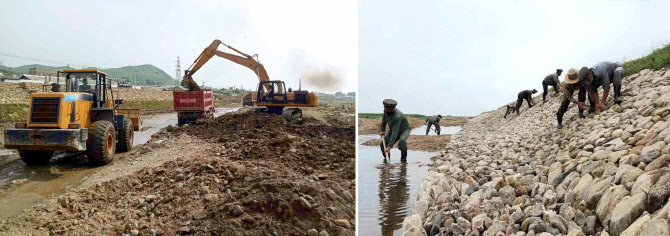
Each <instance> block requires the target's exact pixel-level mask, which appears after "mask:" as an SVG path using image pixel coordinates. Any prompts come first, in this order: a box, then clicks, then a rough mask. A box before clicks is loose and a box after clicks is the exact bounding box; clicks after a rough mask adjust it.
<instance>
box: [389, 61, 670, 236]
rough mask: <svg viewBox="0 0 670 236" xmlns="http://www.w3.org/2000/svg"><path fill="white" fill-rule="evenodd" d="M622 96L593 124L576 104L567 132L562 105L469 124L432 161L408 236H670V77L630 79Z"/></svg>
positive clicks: (593, 117)
mask: <svg viewBox="0 0 670 236" xmlns="http://www.w3.org/2000/svg"><path fill="white" fill-rule="evenodd" d="M622 94H623V96H622V99H623V100H624V102H623V103H622V104H621V105H614V104H613V98H612V97H611V96H610V98H609V99H608V102H607V107H606V109H605V110H604V111H602V112H600V113H596V114H589V115H588V117H587V118H586V119H579V118H578V116H577V108H576V105H574V104H571V105H570V109H569V111H568V112H567V113H566V115H565V117H564V127H563V129H562V130H559V129H557V128H556V126H557V123H556V111H557V110H558V107H559V105H560V101H561V100H560V99H561V97H551V98H549V99H548V100H547V102H546V103H545V104H542V105H540V104H538V105H537V106H534V107H533V108H530V109H527V106H525V105H524V106H523V108H522V110H521V115H518V116H517V115H516V114H514V115H512V116H511V117H509V116H508V117H507V119H503V115H504V113H505V107H502V108H499V109H497V110H495V111H492V112H487V113H483V114H481V115H479V116H477V117H475V118H473V119H471V120H470V122H468V123H467V124H466V125H465V126H464V128H463V130H462V131H461V132H460V133H458V134H456V135H453V137H452V140H451V142H450V143H449V144H448V146H447V147H446V149H445V150H444V151H442V152H441V153H440V154H439V156H437V157H436V158H435V159H434V163H433V164H432V166H431V168H430V171H429V173H428V174H427V175H426V177H425V178H424V179H423V181H422V182H421V186H420V187H419V195H418V199H417V201H416V203H415V204H414V205H413V206H412V209H411V213H410V215H409V216H408V217H407V218H406V219H405V222H404V224H403V229H402V230H403V235H558V234H560V235H615V236H618V235H654V236H658V235H670V223H669V222H668V220H669V217H668V214H669V213H670V204H669V203H668V197H669V196H670V166H669V165H668V164H669V163H670V121H668V114H669V113H670V71H669V70H667V69H660V70H655V71H652V70H643V71H641V72H640V73H637V74H634V75H631V76H628V77H626V78H625V79H624V84H623V88H622ZM600 95H601V96H602V90H601V91H600ZM610 95H613V93H611V94H610ZM536 99H537V98H536ZM540 103H541V102H540ZM438 213H441V216H440V217H437V216H436V215H437V214H438ZM435 219H439V221H436V220H435Z"/></svg>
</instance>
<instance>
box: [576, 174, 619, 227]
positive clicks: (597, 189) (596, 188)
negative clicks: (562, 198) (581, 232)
mask: <svg viewBox="0 0 670 236" xmlns="http://www.w3.org/2000/svg"><path fill="white" fill-rule="evenodd" d="M613 181H614V178H613V177H611V176H610V177H607V178H604V179H597V180H595V181H594V182H595V183H594V184H592V185H591V186H589V187H588V188H584V189H583V190H582V193H581V194H580V199H582V200H584V201H585V202H586V204H587V206H589V207H592V208H595V207H596V206H597V205H598V201H599V200H600V197H601V196H602V195H603V194H605V191H607V189H608V188H609V187H610V186H611V185H612V182H613ZM585 233H586V232H585Z"/></svg>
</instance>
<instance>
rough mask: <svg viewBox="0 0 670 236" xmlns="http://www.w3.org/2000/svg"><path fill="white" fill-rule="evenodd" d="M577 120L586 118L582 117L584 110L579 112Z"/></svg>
mask: <svg viewBox="0 0 670 236" xmlns="http://www.w3.org/2000/svg"><path fill="white" fill-rule="evenodd" d="M579 118H582V119H584V118H586V116H585V115H584V110H579Z"/></svg>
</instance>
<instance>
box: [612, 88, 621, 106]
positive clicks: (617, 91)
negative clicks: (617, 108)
mask: <svg viewBox="0 0 670 236" xmlns="http://www.w3.org/2000/svg"><path fill="white" fill-rule="evenodd" d="M619 97H621V86H614V104H621V103H622V102H623V101H621V100H620V99H619Z"/></svg>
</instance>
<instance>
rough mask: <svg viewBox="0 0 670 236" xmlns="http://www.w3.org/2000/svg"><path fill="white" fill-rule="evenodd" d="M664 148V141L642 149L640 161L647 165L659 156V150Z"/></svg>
mask: <svg viewBox="0 0 670 236" xmlns="http://www.w3.org/2000/svg"><path fill="white" fill-rule="evenodd" d="M663 147H665V142H664V141H659V142H656V143H654V144H652V145H649V146H646V147H644V148H642V151H641V152H640V161H643V162H646V163H649V162H651V161H653V160H654V159H656V158H657V157H659V156H660V155H661V149H662V148H663Z"/></svg>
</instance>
